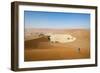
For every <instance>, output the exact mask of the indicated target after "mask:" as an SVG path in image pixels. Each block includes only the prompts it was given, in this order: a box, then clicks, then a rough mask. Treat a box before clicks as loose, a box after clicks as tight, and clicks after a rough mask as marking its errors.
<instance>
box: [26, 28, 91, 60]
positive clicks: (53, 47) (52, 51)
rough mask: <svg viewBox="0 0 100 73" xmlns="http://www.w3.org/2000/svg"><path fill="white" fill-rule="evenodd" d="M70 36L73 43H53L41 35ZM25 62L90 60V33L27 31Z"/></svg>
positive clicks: (46, 30) (48, 30) (69, 30)
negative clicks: (72, 37) (73, 38)
mask: <svg viewBox="0 0 100 73" xmlns="http://www.w3.org/2000/svg"><path fill="white" fill-rule="evenodd" d="M40 33H42V34H45V33H57V34H70V35H72V36H74V37H76V38H78V39H77V40H75V41H74V42H71V43H52V42H50V41H49V39H48V37H47V36H45V37H39V34H40ZM24 52H25V54H24V60H25V61H42V60H60V59H83V58H90V32H89V30H88V29H25V51H24Z"/></svg>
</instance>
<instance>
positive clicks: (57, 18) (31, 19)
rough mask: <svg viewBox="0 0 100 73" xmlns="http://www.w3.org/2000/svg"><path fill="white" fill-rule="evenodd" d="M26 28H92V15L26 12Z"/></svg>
mask: <svg viewBox="0 0 100 73" xmlns="http://www.w3.org/2000/svg"><path fill="white" fill-rule="evenodd" d="M24 23H25V28H29V27H33V28H53V29H55V28H56V29H59V28H61V29H66V28H69V29H70V28H86V29H87V28H90V14H83V13H63V12H40V11H24Z"/></svg>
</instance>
